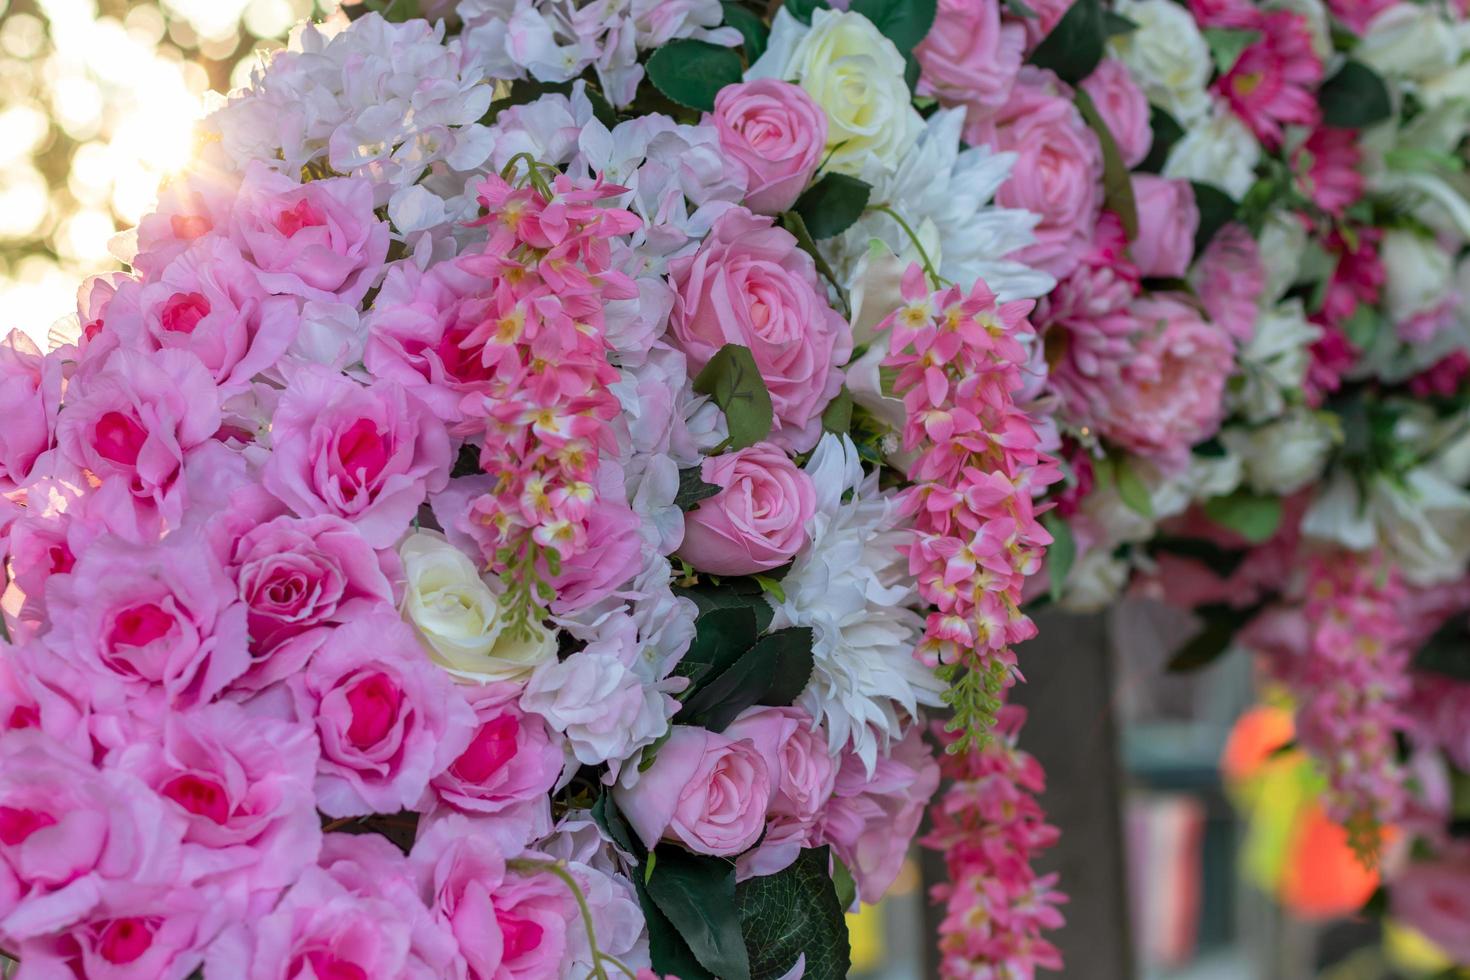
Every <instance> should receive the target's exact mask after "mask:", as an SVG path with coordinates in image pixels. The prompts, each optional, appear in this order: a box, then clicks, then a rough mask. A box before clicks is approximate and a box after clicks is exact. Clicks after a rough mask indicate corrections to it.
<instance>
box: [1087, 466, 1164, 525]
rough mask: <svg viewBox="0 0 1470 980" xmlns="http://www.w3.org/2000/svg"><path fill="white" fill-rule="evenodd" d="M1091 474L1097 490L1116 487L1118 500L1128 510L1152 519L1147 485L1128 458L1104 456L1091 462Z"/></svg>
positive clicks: (1152, 507)
mask: <svg viewBox="0 0 1470 980" xmlns="http://www.w3.org/2000/svg"><path fill="white" fill-rule="evenodd" d="M1092 472H1093V476H1094V477H1095V479H1096V480H1097V486H1098V489H1100V490H1101V489H1104V488H1106V487H1113V486H1116V488H1117V491H1118V497H1119V499H1121V500H1122V501H1123V504H1124V505H1125V506H1126V507H1127V508H1128V509H1129V510H1131V511H1133V512H1134V513H1136V514H1138V515H1139V516H1140V517H1147V518H1149V519H1150V520H1152V519H1153V516H1154V504H1153V500H1152V498H1151V497H1150V495H1149V492H1148V485H1147V484H1145V483H1144V482H1143V478H1142V477H1140V476H1139V475H1138V471H1137V470H1135V469H1134V468H1133V462H1132V461H1131V460H1130V459H1128V457H1126V456H1119V457H1113V456H1104V457H1102V458H1101V459H1096V460H1093V464H1092Z"/></svg>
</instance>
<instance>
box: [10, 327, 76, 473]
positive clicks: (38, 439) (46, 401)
mask: <svg viewBox="0 0 1470 980" xmlns="http://www.w3.org/2000/svg"><path fill="white" fill-rule="evenodd" d="M60 407H61V359H60V358H59V357H56V356H52V357H47V356H45V355H44V354H42V353H41V351H40V350H39V349H38V348H37V347H36V345H35V342H34V341H32V340H31V338H30V337H28V336H27V335H26V334H23V333H21V332H20V331H19V330H12V331H10V333H9V334H7V335H6V336H5V337H4V339H0V418H3V419H4V420H5V424H4V425H3V426H0V492H4V491H5V490H6V489H9V488H10V487H14V486H16V485H18V484H21V483H24V482H26V479H27V478H28V477H29V476H30V474H31V469H32V468H33V467H34V466H35V465H36V460H37V459H39V458H40V456H41V454H42V453H44V452H45V451H46V450H48V449H50V448H51V444H52V440H53V438H54V437H55V433H56V413H57V410H58V409H59V408H60Z"/></svg>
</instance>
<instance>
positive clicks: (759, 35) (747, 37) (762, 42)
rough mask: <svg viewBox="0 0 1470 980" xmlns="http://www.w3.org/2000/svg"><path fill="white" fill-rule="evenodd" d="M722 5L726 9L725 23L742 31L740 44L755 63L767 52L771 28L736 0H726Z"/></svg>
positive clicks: (746, 56) (749, 59)
mask: <svg viewBox="0 0 1470 980" xmlns="http://www.w3.org/2000/svg"><path fill="white" fill-rule="evenodd" d="M720 6H721V7H722V8H724V11H725V25H726V26H727V27H733V28H735V29H736V30H737V31H739V32H740V37H741V42H740V46H741V47H743V48H744V49H745V60H746V61H747V62H749V63H751V64H754V63H755V61H756V59H758V58H759V57H760V56H761V55H762V54H765V51H766V41H767V40H768V39H769V38H770V36H771V29H770V28H769V27H767V26H766V24H765V22H764V21H763V20H761V19H760V18H759V17H757V16H756V15H755V14H754V13H752V12H751V11H749V10H747V9H746V8H745V7H742V6H740V4H738V3H735V2H734V0H724V3H721V4H720Z"/></svg>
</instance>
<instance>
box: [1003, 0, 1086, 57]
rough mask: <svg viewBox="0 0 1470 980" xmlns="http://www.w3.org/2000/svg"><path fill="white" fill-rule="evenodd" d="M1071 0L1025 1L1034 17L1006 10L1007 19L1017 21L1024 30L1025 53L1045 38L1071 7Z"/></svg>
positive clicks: (1028, 52) (1029, 51) (1033, 48)
mask: <svg viewBox="0 0 1470 980" xmlns="http://www.w3.org/2000/svg"><path fill="white" fill-rule="evenodd" d="M1072 3H1073V0H1034V2H1031V3H1027V4H1026V6H1028V7H1030V8H1031V11H1032V12H1033V13H1034V14H1035V16H1034V17H1020V16H1013V15H1011V14H1010V13H1009V12H1007V15H1006V17H1007V19H1008V20H1012V21H1013V22H1014V23H1018V24H1020V25H1021V27H1022V28H1023V29H1024V30H1025V31H1026V53H1027V54H1030V53H1031V52H1032V51H1033V50H1035V48H1036V46H1037V45H1038V44H1040V43H1041V42H1042V41H1043V40H1045V39H1046V36H1047V35H1048V34H1050V33H1051V32H1052V29H1053V28H1054V27H1056V26H1057V24H1059V23H1060V22H1061V20H1062V17H1063V16H1065V15H1066V13H1067V11H1068V10H1070V9H1071V7H1072Z"/></svg>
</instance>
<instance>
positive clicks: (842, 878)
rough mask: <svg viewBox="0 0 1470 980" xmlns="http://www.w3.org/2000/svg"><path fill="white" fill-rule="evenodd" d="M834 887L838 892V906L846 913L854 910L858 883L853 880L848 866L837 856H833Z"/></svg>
mask: <svg viewBox="0 0 1470 980" xmlns="http://www.w3.org/2000/svg"><path fill="white" fill-rule="evenodd" d="M832 885H833V887H834V888H836V890H837V904H838V906H840V907H841V908H842V909H843V910H844V911H846V910H847V909H850V908H852V905H853V903H854V902H856V901H857V881H856V880H855V879H854V878H853V876H852V872H851V871H849V870H848V868H847V865H845V864H843V863H842V859H841V858H840V857H837V856H836V855H833V856H832Z"/></svg>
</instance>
